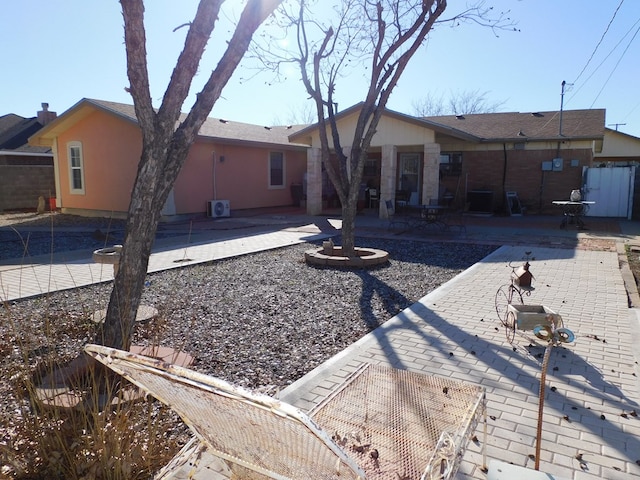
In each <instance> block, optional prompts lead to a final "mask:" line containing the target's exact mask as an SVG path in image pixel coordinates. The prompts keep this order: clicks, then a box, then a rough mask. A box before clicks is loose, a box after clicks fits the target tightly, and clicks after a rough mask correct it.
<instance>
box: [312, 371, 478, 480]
mask: <svg viewBox="0 0 640 480" xmlns="http://www.w3.org/2000/svg"><path fill="white" fill-rule="evenodd" d="M310 416H311V418H313V419H314V421H315V422H316V423H318V425H319V426H320V427H322V428H323V430H325V431H326V432H328V433H329V434H331V435H333V438H334V440H335V441H336V442H337V443H338V444H339V445H341V446H342V448H343V449H344V450H345V451H348V452H349V455H350V456H351V457H352V458H353V459H354V460H355V461H356V462H357V463H358V465H360V467H361V468H362V469H363V470H364V471H365V473H366V475H367V478H368V479H393V480H398V479H399V478H424V479H436V478H437V479H449V478H453V477H454V475H455V473H456V471H457V470H458V467H459V465H460V461H461V460H462V456H463V455H464V451H465V449H466V446H467V443H468V441H469V439H470V438H471V437H472V436H473V433H474V431H475V429H476V427H477V425H478V424H479V423H480V422H483V423H484V437H485V438H484V442H483V466H484V464H486V450H485V449H486V395H485V390H484V388H483V387H480V386H477V385H473V384H469V383H465V382H461V381H458V380H453V379H449V378H442V377H436V376H431V375H425V374H420V373H413V372H409V371H407V370H399V369H395V368H391V367H385V366H379V365H370V364H365V365H363V366H362V367H361V368H360V369H359V370H357V371H356V372H355V373H354V374H353V375H352V376H351V377H349V378H348V379H347V380H346V381H345V382H344V383H343V384H342V385H341V386H340V387H338V388H337V389H336V391H334V392H333V393H332V394H331V395H329V396H328V397H327V398H326V399H325V400H324V401H322V402H321V403H320V404H319V405H318V406H317V407H315V408H314V409H313V410H312V411H311V413H310Z"/></svg>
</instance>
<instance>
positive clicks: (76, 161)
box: [67, 142, 84, 194]
mask: <svg viewBox="0 0 640 480" xmlns="http://www.w3.org/2000/svg"><path fill="white" fill-rule="evenodd" d="M67 153H68V159H69V189H70V191H71V193H76V194H84V166H83V161H82V144H81V143H80V142H72V143H69V144H68V146H67Z"/></svg>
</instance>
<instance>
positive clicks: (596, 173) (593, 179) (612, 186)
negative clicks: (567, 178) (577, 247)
mask: <svg viewBox="0 0 640 480" xmlns="http://www.w3.org/2000/svg"><path fill="white" fill-rule="evenodd" d="M635 173H636V167H610V168H609V167H604V168H587V167H585V168H584V170H583V177H582V178H583V179H584V186H583V189H582V191H583V193H584V196H585V198H584V200H587V201H590V202H595V204H594V205H591V206H590V207H589V210H588V212H587V215H588V216H590V217H624V218H627V219H631V213H632V212H631V210H632V208H631V207H632V205H633V182H634V178H635Z"/></svg>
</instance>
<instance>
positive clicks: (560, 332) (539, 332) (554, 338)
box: [533, 318, 575, 470]
mask: <svg viewBox="0 0 640 480" xmlns="http://www.w3.org/2000/svg"><path fill="white" fill-rule="evenodd" d="M548 320H551V321H549V322H548V323H549V325H551V326H549V325H537V326H536V327H535V328H534V329H533V333H534V335H535V336H536V337H538V338H539V339H541V340H546V341H547V342H548V343H547V347H546V349H545V351H544V358H543V360H542V374H541V375H540V394H539V399H538V429H537V432H536V463H535V469H536V470H540V443H541V442H542V415H543V410H544V392H545V384H546V381H547V367H548V366H549V357H550V356H551V348H552V347H554V346H556V345H558V344H559V343H571V342H573V341H574V339H575V335H574V334H573V332H572V331H571V330H569V329H568V328H558V329H556V328H555V322H554V321H552V319H549V318H548Z"/></svg>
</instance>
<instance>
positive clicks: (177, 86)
mask: <svg viewBox="0 0 640 480" xmlns="http://www.w3.org/2000/svg"><path fill="white" fill-rule="evenodd" d="M281 2H282V0H247V3H246V5H245V7H244V10H243V12H242V14H241V16H240V19H239V21H238V23H237V26H236V29H235V32H234V33H233V35H232V37H231V39H230V40H229V41H228V42H227V48H226V51H224V52H223V53H222V52H221V57H220V60H219V63H218V64H217V66H216V68H215V69H214V70H213V71H212V73H211V75H210V76H209V78H208V80H207V82H206V84H205V85H204V87H203V88H202V90H201V91H200V93H198V95H197V99H196V101H195V103H194V104H193V106H192V108H191V111H190V112H189V113H188V114H187V115H186V117H184V118H181V108H182V105H183V104H184V101H185V99H186V97H187V95H188V94H189V89H190V88H191V84H192V81H193V78H194V76H195V74H196V72H197V69H198V66H199V64H200V60H201V58H202V54H203V52H204V49H205V46H206V45H207V42H208V40H209V38H210V36H211V33H212V32H213V29H214V27H215V24H216V20H217V19H218V14H219V12H220V7H221V5H222V3H224V0H201V1H200V3H199V5H198V9H197V12H196V15H195V18H194V19H193V21H192V22H191V23H189V24H188V32H187V36H186V40H185V44H184V47H183V50H182V52H181V53H180V55H179V57H178V60H177V63H176V66H175V69H174V70H173V73H172V75H171V79H170V81H169V85H168V87H167V90H166V92H165V94H164V97H163V99H162V104H161V105H160V107H159V108H158V109H157V110H156V109H154V107H153V105H152V102H151V94H150V89H149V73H148V70H147V50H146V37H145V27H144V3H143V0H120V4H121V5H122V13H123V17H124V40H125V46H126V53H127V74H128V77H129V82H130V86H129V87H128V89H127V90H128V91H129V92H130V93H131V96H132V98H133V103H134V107H135V112H136V116H137V118H138V125H139V127H140V130H141V133H142V156H141V158H140V163H139V164H138V173H137V176H136V180H135V183H134V186H133V192H132V195H131V203H130V205H129V211H128V216H127V223H126V231H125V237H124V242H123V249H122V253H121V259H120V268H119V270H118V274H117V275H116V278H115V282H114V286H113V290H112V292H111V297H110V301H109V306H108V309H107V315H106V319H105V322H104V325H103V328H102V331H101V332H100V334H99V338H98V341H101V342H102V343H104V344H105V345H108V346H113V347H117V348H125V349H126V348H128V347H129V346H130V342H131V332H132V328H133V324H134V320H135V316H136V312H137V309H138V306H139V304H140V297H141V295H142V288H143V286H144V279H145V276H146V273H147V267H148V262H149V256H150V254H151V247H152V245H153V240H154V237H155V234H156V230H157V226H158V221H159V218H160V212H161V210H162V207H163V205H164V203H165V201H166V199H167V197H168V195H169V192H170V190H171V188H172V186H173V184H174V182H175V180H176V178H177V176H178V173H179V172H180V169H181V168H182V165H183V164H184V162H185V159H186V157H187V154H188V152H189V148H190V147H191V145H192V143H193V142H194V140H195V138H196V135H197V134H198V131H199V130H200V127H201V126H202V124H203V123H204V121H205V120H206V118H207V116H208V115H209V113H210V112H211V109H212V108H213V105H214V104H215V102H216V101H217V100H218V98H219V97H220V94H221V92H222V89H223V87H224V86H225V85H226V83H227V82H228V81H229V78H230V77H231V75H232V74H233V72H234V70H235V69H236V67H237V66H238V64H239V63H240V60H241V59H242V58H243V56H244V55H245V53H246V51H247V49H248V47H249V44H250V42H251V39H252V37H253V34H254V32H255V31H256V29H257V28H258V27H259V26H260V25H261V24H262V22H263V21H264V20H265V18H266V17H267V16H268V15H270V14H271V13H272V12H273V11H274V10H275V8H277V7H278V5H279V4H280V3H281Z"/></svg>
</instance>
